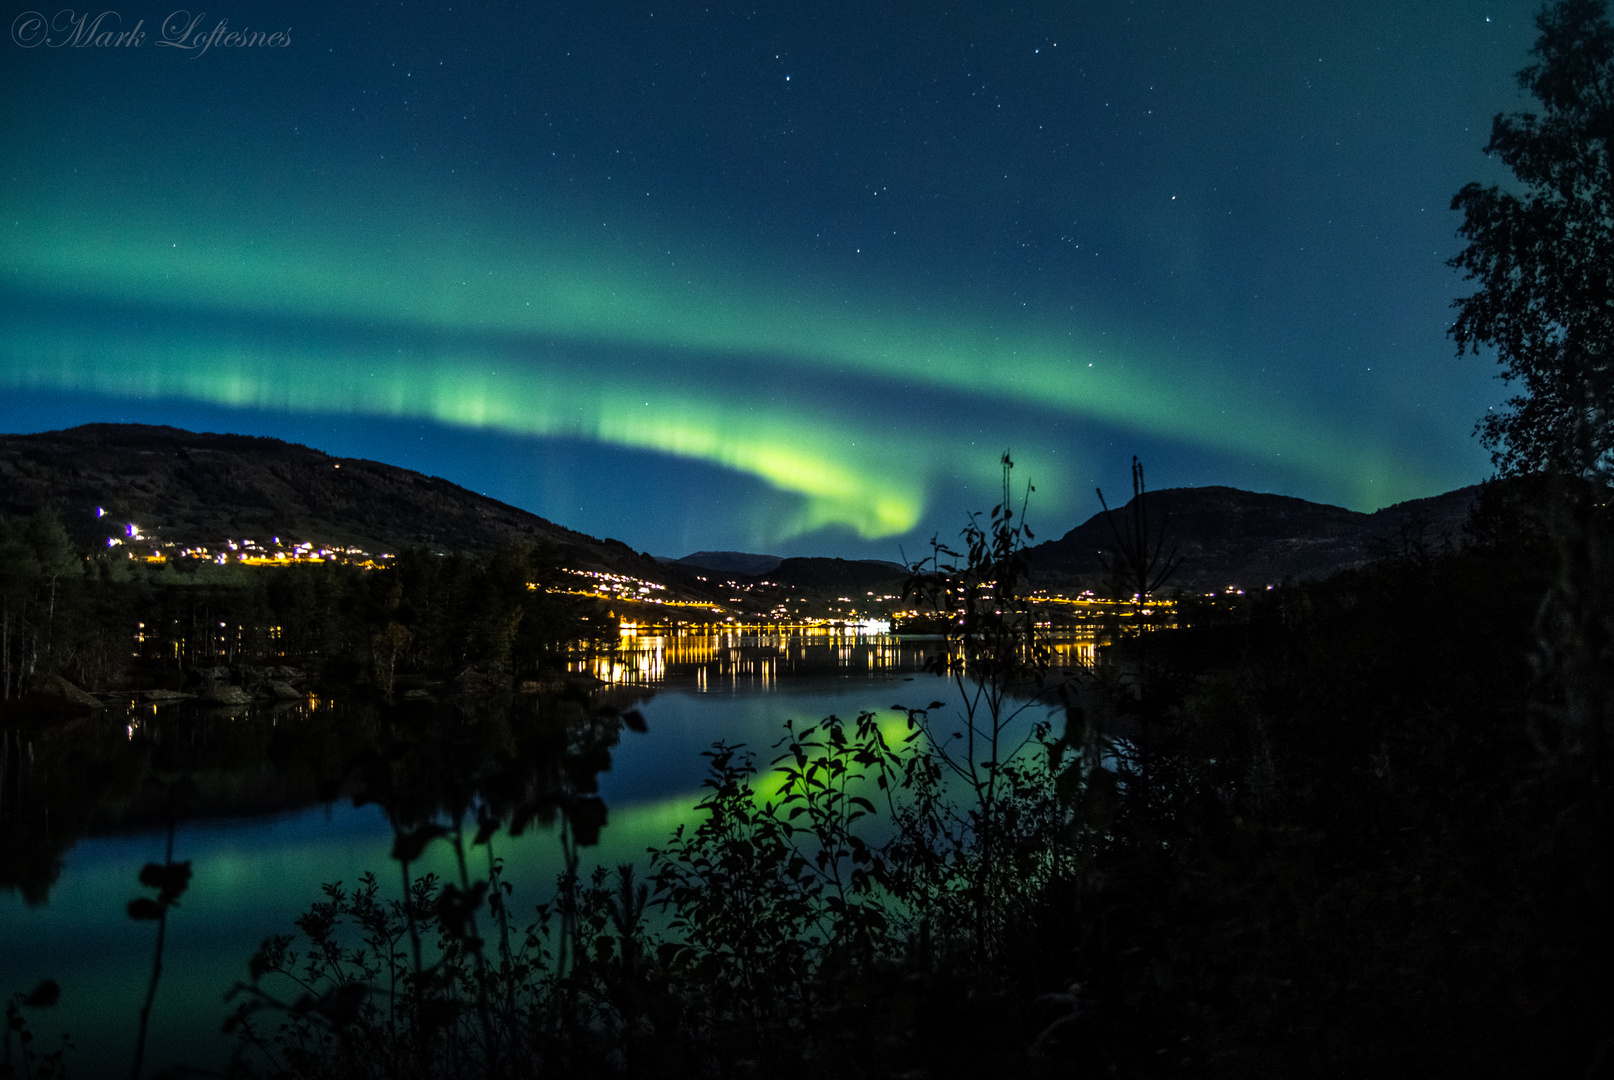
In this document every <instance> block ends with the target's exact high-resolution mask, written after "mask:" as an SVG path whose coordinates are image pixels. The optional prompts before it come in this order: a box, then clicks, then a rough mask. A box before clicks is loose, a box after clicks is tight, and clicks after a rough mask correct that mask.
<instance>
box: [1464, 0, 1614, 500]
mask: <svg viewBox="0 0 1614 1080" xmlns="http://www.w3.org/2000/svg"><path fill="white" fill-rule="evenodd" d="M1536 25H1537V27H1538V28H1539V29H1540V31H1541V36H1540V38H1539V39H1538V40H1537V41H1536V45H1535V48H1534V49H1533V50H1532V55H1533V56H1535V57H1536V61H1537V62H1536V63H1534V64H1532V65H1531V66H1529V67H1527V68H1525V69H1524V70H1523V71H1521V72H1519V85H1520V86H1521V87H1523V88H1524V89H1525V90H1526V91H1528V92H1529V93H1530V94H1531V95H1533V96H1534V97H1535V98H1536V99H1537V100H1538V101H1539V102H1540V103H1541V104H1542V105H1543V106H1544V108H1545V112H1544V113H1542V114H1540V115H1537V114H1534V113H1514V114H1512V115H1503V114H1500V113H1499V114H1497V116H1496V118H1495V120H1494V121H1493V122H1492V127H1491V140H1490V142H1489V144H1487V146H1486V147H1485V152H1486V153H1487V154H1496V155H1497V156H1499V157H1500V158H1501V160H1502V162H1503V164H1505V165H1506V166H1507V167H1508V168H1509V169H1511V170H1512V171H1513V175H1514V176H1515V177H1517V179H1518V182H1519V191H1518V193H1515V192H1513V191H1505V190H1503V189H1502V188H1500V187H1496V186H1491V187H1481V186H1480V185H1479V184H1477V183H1470V184H1468V185H1467V186H1466V187H1464V188H1463V189H1462V191H1460V192H1458V193H1457V195H1456V196H1455V197H1454V198H1453V199H1452V209H1453V210H1461V211H1462V212H1463V224H1462V227H1461V228H1460V229H1459V230H1458V235H1459V236H1461V237H1463V238H1464V239H1466V240H1467V241H1468V246H1467V247H1466V248H1464V249H1463V251H1462V252H1461V253H1460V254H1458V255H1457V256H1456V257H1455V258H1453V259H1452V260H1451V261H1450V265H1451V266H1453V267H1454V268H1456V269H1459V270H1463V271H1465V272H1466V274H1467V278H1468V280H1470V281H1476V282H1477V283H1478V285H1479V289H1478V291H1477V292H1475V293H1473V294H1472V295H1470V296H1466V297H1463V298H1462V299H1460V300H1457V301H1455V302H1454V305H1453V306H1454V307H1456V308H1457V310H1458V315H1457V320H1456V322H1455V323H1454V324H1453V325H1452V327H1451V331H1450V333H1451V335H1452V337H1454V338H1455V339H1456V341H1457V347H1458V352H1459V354H1461V353H1463V352H1467V351H1473V352H1475V353H1478V352H1479V348H1480V346H1482V345H1485V346H1490V347H1492V348H1494V349H1495V350H1496V354H1497V360H1498V362H1499V363H1500V364H1501V365H1502V378H1503V379H1504V380H1505V381H1507V382H1516V383H1518V384H1519V386H1520V388H1521V390H1522V393H1520V394H1518V395H1517V396H1515V397H1513V398H1512V399H1511V400H1510V401H1509V402H1508V406H1507V409H1506V410H1505V411H1502V412H1497V413H1493V414H1491V415H1489V416H1486V417H1485V418H1484V419H1483V420H1482V421H1481V422H1480V423H1479V425H1478V430H1479V433H1480V435H1481V437H1482V439H1483V440H1484V442H1485V444H1486V446H1487V447H1489V448H1490V450H1491V451H1492V459H1493V461H1494V462H1495V463H1496V466H1497V467H1498V469H1500V470H1501V471H1503V472H1506V473H1521V472H1534V471H1542V470H1549V471H1555V472H1563V473H1569V474H1573V475H1580V476H1593V475H1606V474H1607V473H1608V472H1609V470H1610V467H1611V466H1614V307H1611V305H1610V300H1609V298H1610V296H1611V295H1614V28H1611V27H1610V26H1609V22H1608V12H1607V5H1606V4H1605V3H1604V2H1603V0H1563V2H1561V3H1558V4H1555V5H1553V6H1551V7H1547V8H1545V9H1544V10H1543V11H1542V12H1541V14H1540V15H1538V16H1537V17H1536Z"/></svg>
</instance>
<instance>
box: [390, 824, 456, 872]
mask: <svg viewBox="0 0 1614 1080" xmlns="http://www.w3.org/2000/svg"><path fill="white" fill-rule="evenodd" d="M446 835H448V830H447V829H445V828H443V826H441V825H422V826H421V827H420V828H418V829H400V830H399V831H398V833H397V836H396V837H395V838H394V840H393V842H392V857H393V858H394V859H397V860H398V861H399V862H406V863H410V862H414V861H415V860H416V859H418V858H420V853H421V852H423V851H425V850H426V845H427V844H429V843H431V842H432V841H433V840H435V839H437V838H438V837H440V836H446Z"/></svg>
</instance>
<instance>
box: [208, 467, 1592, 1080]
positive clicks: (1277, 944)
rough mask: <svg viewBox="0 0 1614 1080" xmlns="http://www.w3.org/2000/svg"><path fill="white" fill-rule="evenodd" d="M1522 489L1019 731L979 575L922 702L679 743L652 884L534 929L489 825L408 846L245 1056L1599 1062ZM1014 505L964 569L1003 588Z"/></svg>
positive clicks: (367, 890) (1578, 764) (1027, 630)
mask: <svg viewBox="0 0 1614 1080" xmlns="http://www.w3.org/2000/svg"><path fill="white" fill-rule="evenodd" d="M1556 497H1557V496H1556V495H1553V494H1552V493H1551V492H1547V493H1545V494H1543V491H1541V490H1536V491H1533V492H1532V491H1531V490H1529V489H1524V488H1520V487H1518V486H1514V487H1511V488H1505V489H1504V488H1499V489H1498V490H1497V492H1494V493H1493V494H1492V496H1491V497H1490V500H1489V502H1488V505H1487V509H1486V512H1485V513H1483V514H1481V515H1480V516H1479V517H1478V518H1477V519H1476V522H1475V525H1474V531H1475V535H1474V538H1473V542H1472V543H1470V544H1469V545H1468V546H1466V547H1464V548H1462V549H1450V548H1438V547H1430V546H1428V545H1426V544H1424V543H1421V542H1418V541H1415V540H1414V541H1409V542H1408V543H1407V544H1405V545H1404V546H1403V548H1402V549H1401V550H1399V551H1396V552H1393V553H1391V554H1389V555H1387V556H1386V557H1385V558H1384V559H1382V560H1381V561H1380V562H1378V563H1376V564H1374V565H1373V566H1370V567H1368V568H1365V569H1363V570H1360V571H1354V572H1351V573H1347V574H1344V575H1340V576H1338V577H1336V578H1334V579H1332V580H1330V581H1328V582H1323V583H1317V584H1311V585H1305V586H1294V585H1288V586H1284V587H1281V588H1278V589H1274V590H1272V591H1271V592H1270V593H1268V594H1265V595H1263V596H1259V597H1254V598H1252V599H1251V601H1250V604H1249V606H1248V608H1247V609H1245V610H1244V611H1242V612H1240V613H1237V614H1236V615H1234V616H1232V617H1228V616H1213V615H1212V614H1210V613H1208V612H1207V613H1203V614H1197V615H1196V614H1195V613H1193V612H1192V611H1190V613H1189V620H1190V621H1192V622H1193V623H1194V625H1191V626H1189V627H1186V628H1182V629H1178V630H1174V631H1171V632H1170V633H1142V634H1132V635H1130V636H1128V635H1124V634H1123V635H1122V636H1121V637H1120V638H1119V639H1118V640H1117V642H1116V644H1115V645H1114V646H1113V647H1112V648H1110V649H1109V650H1107V651H1106V652H1105V653H1104V654H1103V655H1102V656H1101V658H1100V660H1099V662H1098V663H1097V664H1095V665H1094V666H1093V667H1091V668H1089V669H1086V670H1082V671H1079V672H1075V673H1072V677H1071V678H1070V679H1068V680H1065V681H1059V682H1057V683H1056V680H1055V679H1054V677H1053V675H1052V674H1051V673H1050V674H1049V675H1048V677H1047V678H1046V679H1045V680H1044V682H1043V684H1042V687H1041V689H1042V690H1043V691H1044V694H1045V697H1046V695H1047V694H1048V693H1057V694H1058V695H1059V696H1060V697H1061V699H1062V704H1063V705H1064V714H1065V720H1066V722H1065V726H1064V730H1063V731H1058V730H1054V729H1053V728H1050V727H1049V726H1047V725H1046V724H1044V725H1042V726H1039V725H1037V724H1035V723H1034V722H1032V720H1031V719H1030V718H1027V717H1019V718H1016V717H1015V716H1014V711H1015V710H1016V709H1018V708H1019V707H1020V706H1021V705H1023V704H1024V703H1025V702H1026V701H1028V700H1030V697H1031V693H1032V692H1033V691H1035V690H1036V689H1038V683H1037V679H1036V678H1035V676H1036V675H1037V674H1038V672H1039V668H1040V667H1041V665H1042V663H1043V661H1042V660H1041V659H1039V652H1038V647H1037V642H1036V637H1035V634H1034V632H1032V631H1033V630H1034V627H1033V626H1032V625H1031V624H1030V623H1029V622H1026V621H1023V620H1021V619H1020V616H1021V615H1022V614H1023V612H1022V611H1021V610H1020V609H1017V608H1016V607H1014V606H1013V604H1012V603H1009V602H1008V601H1011V600H1012V598H1013V595H1014V592H1013V590H1009V591H1006V592H1003V593H1000V594H997V595H994V594H993V592H992V590H991V589H990V588H983V587H981V586H982V585H983V583H984V582H985V579H984V578H982V579H981V580H977V581H975V582H974V583H973V584H972V585H971V586H970V587H969V588H967V589H965V590H963V592H962V593H958V592H955V593H954V594H953V600H952V601H949V602H954V601H957V602H960V603H963V604H964V605H965V607H966V609H967V617H966V618H965V619H964V620H963V623H962V627H963V628H970V629H971V632H972V633H973V634H974V636H973V637H972V638H971V637H961V638H960V639H959V640H958V641H956V642H955V648H954V650H953V651H952V652H951V654H950V655H949V657H947V658H945V659H944V660H942V661H941V667H942V670H943V672H944V673H947V674H951V675H952V676H953V677H954V678H955V679H956V680H957V683H956V685H955V695H956V698H955V704H954V705H953V706H952V707H937V706H934V705H933V706H931V707H928V708H926V709H923V710H912V711H905V712H904V713H902V714H901V716H900V718H899V720H898V721H897V722H896V723H894V724H893V723H892V722H891V721H890V720H889V719H888V720H887V721H886V722H884V723H882V722H881V721H880V720H879V718H877V717H875V716H862V717H859V718H857V719H855V720H852V719H848V720H842V719H837V718H829V719H826V720H824V721H822V722H819V723H814V724H811V725H807V726H792V727H790V728H788V729H787V730H786V731H785V733H784V739H783V741H782V742H781V743H780V745H779V746H778V747H776V748H775V750H774V752H773V753H772V754H770V755H767V756H766V757H764V758H763V759H762V761H761V762H760V763H759V761H758V760H757V759H756V758H755V757H754V756H752V753H751V752H750V751H748V750H746V749H745V748H741V747H731V746H719V747H717V748H714V749H713V750H712V751H711V752H710V772H709V775H708V780H707V788H706V797H705V798H704V799H703V801H702V803H701V805H700V811H701V816H700V817H699V819H698V821H697V822H696V823H695V824H694V826H693V827H692V828H689V829H686V830H681V831H680V832H679V833H678V834H676V835H675V836H674V837H672V838H671V839H670V840H669V841H668V842H667V843H666V844H664V845H662V846H661V847H660V848H659V849H658V850H656V851H654V852H652V855H651V863H650V867H649V871H648V873H647V874H645V875H644V876H645V880H642V881H641V880H640V875H639V874H636V873H635V872H634V870H633V869H632V868H628V867H624V868H621V869H619V870H617V871H615V872H607V871H599V872H596V873H595V874H594V875H593V876H592V877H589V878H586V879H583V878H579V877H578V876H577V875H576V874H575V873H573V874H568V875H566V876H564V877H563V878H562V879H561V881H560V883H559V890H558V893H557V895H556V897H555V899H554V900H552V901H550V902H549V903H547V904H545V905H543V906H541V907H539V908H538V910H537V918H536V919H535V920H530V925H528V923H529V920H527V919H521V918H518V917H517V915H516V911H517V907H516V903H515V900H514V898H513V897H512V896H511V895H510V892H509V890H508V888H507V887H506V885H505V883H504V882H503V881H502V879H501V876H500V874H499V864H498V861H497V859H496V858H495V857H494V856H493V854H492V851H491V844H492V841H493V839H494V833H495V830H494V829H493V828H490V827H489V826H488V825H487V823H485V822H484V823H483V825H482V827H481V828H479V829H477V830H476V832H477V833H478V834H479V835H475V836H473V835H472V829H471V827H470V826H469V825H467V826H466V828H465V830H464V831H463V833H462V832H461V831H460V829H459V827H458V826H451V827H446V828H445V830H444V835H443V837H442V838H441V840H440V841H438V842H446V843H449V844H451V845H454V846H455V849H456V854H457V856H458V858H457V864H458V865H459V866H461V867H466V866H468V863H469V861H470V858H471V857H472V856H473V855H474V856H475V857H476V858H478V859H479V860H482V861H485V862H486V864H487V867H488V869H487V872H486V873H485V874H482V875H479V876H478V877H477V878H473V877H472V876H471V875H470V874H469V873H468V872H465V871H462V873H461V876H460V878H459V880H457V881H453V882H446V883H445V882H439V881H436V880H432V879H427V880H417V881H414V882H413V883H412V885H411V888H410V891H409V894H408V900H407V901H404V900H395V901H388V900H384V899H383V898H382V897H381V894H380V893H379V892H378V891H377V887H376V885H375V883H374V882H372V881H365V882H362V883H360V885H359V886H358V888H356V889H343V888H341V887H339V886H332V887H331V888H330V889H329V890H328V892H327V896H326V898H325V900H323V901H322V902H321V904H320V905H318V906H316V908H315V909H314V910H313V911H312V912H311V913H310V914H309V916H307V917H305V918H304V920H303V921H302V923H301V924H300V930H301V931H302V937H301V939H300V940H294V939H292V938H277V939H274V940H272V941H271V942H270V943H269V944H268V945H267V946H266V947H265V949H264V950H263V952H262V953H260V955H259V957H258V958H257V960H255V962H254V980H253V982H252V983H251V984H249V985H248V986H247V987H245V988H243V990H242V997H241V999H240V1003H239V1004H240V1010H239V1012H238V1013H237V1016H236V1019H235V1023H236V1025H237V1027H238V1030H239V1031H240V1032H241V1034H242V1037H243V1039H244V1043H243V1046H244V1050H243V1053H242V1054H241V1055H240V1057H239V1059H238V1062H237V1065H238V1068H239V1069H240V1070H241V1071H242V1072H244V1073H251V1074H256V1075H278V1076H331V1077H348V1076H364V1077H371V1076H374V1077H382V1076H389V1077H390V1076H443V1077H457V1076H466V1077H470V1076H477V1077H486V1076H492V1077H525V1076H560V1075H566V1076H573V1075H575V1076H591V1075H598V1076H616V1075H634V1076H728V1075H751V1074H754V1073H757V1072H768V1073H770V1074H777V1075H783V1076H797V1075H801V1076H805V1075H808V1074H819V1075H823V1074H825V1073H828V1074H831V1075H836V1076H937V1077H940V1076H951V1075H978V1076H1076V1075H1089V1074H1099V1075H1118V1076H1137V1077H1165V1076H1195V1077H1203V1076H1228V1077H1245V1076H1263V1075H1272V1076H1280V1075H1281V1076H1317V1077H1353V1076H1365V1075H1387V1076H1389V1075H1440V1076H1446V1075H1450V1076H1458V1075H1460V1076H1465V1077H1468V1076H1518V1075H1542V1076H1555V1075H1556V1076H1571V1075H1573V1076H1583V1075H1599V1073H1598V1072H1597V1070H1598V1069H1599V1068H1602V1067H1603V1066H1602V1065H1600V1064H1599V1063H1600V1062H1602V1061H1603V1060H1604V1059H1605V1057H1606V1056H1607V1048H1608V1047H1609V1046H1611V1045H1614V1041H1611V1040H1614V1022H1611V1020H1610V1017H1611V1016H1614V993H1611V988H1610V986H1609V981H1608V978H1607V973H1608V972H1609V971H1610V961H1611V960H1614V938H1611V934H1610V928H1609V926H1608V925H1607V919H1606V912H1607V910H1608V901H1609V899H1610V884H1611V877H1610V859H1609V856H1610V852H1611V850H1614V849H1611V847H1610V844H1609V838H1610V836H1611V835H1614V833H1611V832H1610V830H1609V828H1608V814H1607V813H1606V811H1605V800H1604V799H1603V797H1602V795H1601V793H1602V791H1603V790H1604V789H1605V788H1606V787H1607V785H1608V782H1609V776H1608V769H1609V766H1608V763H1607V761H1606V760H1604V757H1603V756H1602V755H1601V754H1600V751H1599V749H1598V748H1599V747H1600V746H1601V745H1604V744H1605V743H1604V742H1603V741H1600V739H1602V738H1603V737H1604V736H1602V735H1600V734H1599V733H1601V732H1603V728H1604V727H1605V726H1606V725H1605V724H1604V720H1603V714H1602V713H1593V714H1591V717H1590V719H1587V718H1586V717H1585V716H1582V717H1581V718H1580V719H1578V720H1577V719H1575V717H1576V716H1577V715H1579V714H1577V713H1576V712H1575V710H1574V709H1573V708H1571V707H1570V706H1572V705H1573V704H1574V701H1575V700H1576V694H1577V693H1581V692H1582V691H1584V687H1581V688H1580V690H1577V689H1576V687H1577V685H1578V684H1577V682H1576V680H1577V678H1578V676H1576V675H1575V673H1574V669H1573V668H1565V667H1563V666H1562V665H1561V664H1559V665H1556V666H1555V661H1554V657H1557V656H1562V655H1564V654H1565V653H1566V652H1568V653H1570V654H1573V653H1574V648H1573V647H1572V646H1574V642H1573V641H1572V640H1570V639H1572V638H1573V637H1574V636H1575V635H1576V634H1579V633H1581V632H1582V629H1583V624H1582V623H1577V622H1574V621H1572V620H1571V621H1570V622H1568V623H1566V622H1564V620H1562V619H1559V618H1555V617H1554V615H1553V611H1554V610H1555V608H1554V603H1553V602H1551V597H1552V596H1553V595H1554V594H1553V592H1552V589H1553V587H1554V582H1555V580H1556V577H1555V575H1556V573H1557V572H1556V571H1555V570H1554V567H1555V565H1556V563H1555V552H1557V551H1558V549H1559V547H1560V546H1561V545H1560V543H1559V541H1560V540H1561V537H1558V536H1556V535H1555V533H1554V531H1553V530H1554V528H1555V525H1554V522H1555V521H1557V518H1555V517H1554V516H1553V515H1552V514H1551V513H1543V512H1541V509H1540V506H1541V501H1542V500H1543V499H1546V500H1547V502H1549V503H1550V502H1551V501H1552V499H1554V498H1556ZM1599 513H1604V514H1606V511H1600V512H1599ZM1010 516H1011V515H1008V514H1007V513H1006V512H1005V511H1003V510H1002V509H1001V508H1000V511H999V515H998V518H997V520H995V521H994V522H993V523H992V524H991V525H989V526H983V527H982V528H981V530H980V535H979V536H977V537H975V538H974V539H977V540H981V541H982V546H979V547H975V548H974V556H975V557H974V559H972V560H971V561H972V562H974V563H976V564H977V565H976V566H975V570H976V571H977V572H983V573H984V572H986V571H985V570H984V569H983V568H985V567H989V566H990V565H991V564H992V563H994V561H996V563H997V565H998V566H999V568H1000V570H1001V571H1002V572H1005V573H1009V572H1012V567H1013V561H1012V556H1013V555H1014V551H1015V543H1014V542H1013V539H1012V538H1010V539H1009V542H1008V543H1007V546H1006V547H1004V548H1001V549H998V550H1000V551H1001V552H1006V553H1007V555H1008V556H1010V559H1009V560H1008V561H1004V560H994V558H993V557H992V555H991V552H992V551H993V550H994V544H995V543H996V541H995V540H994V539H993V536H994V534H998V533H1000V532H1001V530H1003V529H1005V528H1014V527H1015V526H1012V525H1009V524H1007V520H1008V518H1009V517H1010ZM1597 526H1598V529H1599V531H1598V533H1597V535H1598V536H1600V537H1603V538H1604V539H1602V540H1598V541H1596V544H1597V546H1598V550H1608V549H1609V548H1610V544H1609V542H1608V540H1607V537H1608V536H1609V535H1611V531H1614V530H1611V528H1610V526H1611V523H1610V522H1607V521H1602V520H1601V518H1598V519H1597ZM944 576H946V575H944ZM988 576H989V574H988ZM931 583H932V584H937V583H942V582H940V579H931ZM955 583H956V581H955ZM921 584H923V580H922V581H921ZM943 584H944V583H943ZM1608 592H1609V590H1608V588H1607V583H1604V586H1603V587H1602V592H1600V593H1598V594H1597V595H1595V596H1589V597H1583V599H1585V600H1586V602H1587V603H1588V604H1589V605H1590V606H1591V607H1593V608H1594V609H1595V610H1598V611H1605V612H1606V611H1609V610H1614V596H1610V595H1604V593H1608ZM969 595H975V596H976V597H977V600H978V601H979V603H978V604H977V605H976V606H975V607H974V608H970V607H969V604H970V601H969V600H968V596H969ZM1543 595H1547V596H1548V597H1549V602H1548V603H1547V604H1546V605H1545V606H1543V604H1542V601H1541V599H1540V598H1541V597H1542V596H1543ZM988 613H990V615H991V617H990V618H988ZM1538 614H1539V618H1538ZM1218 618H1220V619H1221V620H1222V621H1221V622H1217V621H1216V619H1218ZM1566 635H1567V636H1566ZM977 650H979V651H977ZM994 658H995V660H994ZM994 665H995V666H994ZM997 679H1001V680H1002V681H1001V683H995V682H994V680H997ZM1000 691H1001V693H1000ZM1011 691H1012V692H1011ZM1582 696H1584V694H1583V693H1582ZM994 701H995V702H996V703H997V704H996V706H994V705H993V704H992V703H993V702H994ZM960 703H961V704H960ZM1571 722H1573V723H1575V724H1579V725H1580V727H1576V728H1572V729H1568V728H1566V725H1569V724H1570V723H1571ZM1587 725H1590V727H1588V726H1587ZM1600 725H1601V726H1600ZM955 732H956V737H955ZM1145 732H1147V736H1145V734H1144V733H1145ZM1566 732H1567V734H1566ZM1570 736H1573V737H1570ZM1593 736H1598V737H1593ZM763 766H766V767H763ZM563 824H564V823H563ZM569 843H571V844H572V845H573V846H571V847H569V849H568V850H569V851H570V852H571V854H572V856H573V858H574V861H573V863H572V865H573V866H574V867H575V866H576V862H575V855H576V847H575V835H573V838H572V840H571V841H569ZM478 846H483V847H487V848H488V850H487V851H486V852H484V853H481V854H479V855H478V854H477V853H476V848H477V847H478Z"/></svg>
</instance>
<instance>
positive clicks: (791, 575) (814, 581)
mask: <svg viewBox="0 0 1614 1080" xmlns="http://www.w3.org/2000/svg"><path fill="white" fill-rule="evenodd" d="M907 576H908V571H906V570H904V569H903V568H902V567H900V566H898V565H897V564H896V563H889V562H880V561H878V560H875V559H858V560H852V559H818V558H802V559H783V560H781V561H780V563H779V565H778V566H776V567H774V568H773V569H772V570H770V571H768V573H767V579H768V580H769V581H771V582H773V583H774V584H775V585H794V586H795V587H796V588H798V589H839V590H852V591H857V592H868V591H871V590H872V591H875V592H880V593H887V592H893V591H895V592H901V591H902V583H903V581H904V580H905V579H906V578H907Z"/></svg>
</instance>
